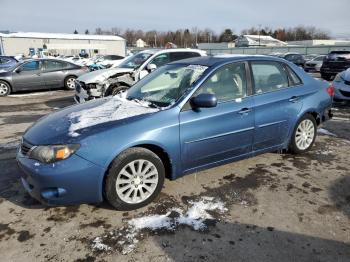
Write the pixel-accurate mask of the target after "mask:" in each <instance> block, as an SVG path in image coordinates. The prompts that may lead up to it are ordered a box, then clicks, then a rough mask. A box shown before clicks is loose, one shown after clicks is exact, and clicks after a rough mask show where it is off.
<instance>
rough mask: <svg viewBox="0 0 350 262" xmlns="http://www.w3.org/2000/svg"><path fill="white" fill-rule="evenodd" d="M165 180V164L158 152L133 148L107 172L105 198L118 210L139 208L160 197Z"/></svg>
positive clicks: (125, 152)
mask: <svg viewBox="0 0 350 262" xmlns="http://www.w3.org/2000/svg"><path fill="white" fill-rule="evenodd" d="M132 166H133V167H134V171H135V172H133V170H132ZM140 166H141V169H139V168H140ZM139 171H141V172H139ZM164 178H165V168H164V165H163V163H162V160H161V159H160V158H159V157H158V156H157V155H156V154H155V153H153V152H152V151H150V150H148V149H145V148H141V147H134V148H130V149H127V150H125V151H124V152H122V153H121V154H120V155H119V156H118V157H117V158H116V159H114V161H113V162H112V165H111V167H110V168H109V170H108V171H107V175H106V178H105V183H104V193H105V197H106V199H107V201H108V202H109V203H110V204H111V205H112V206H113V207H114V208H115V209H117V210H123V211H127V210H133V209H138V208H141V207H143V206H146V205H147V204H149V203H150V202H152V201H153V200H154V198H155V197H157V195H158V194H159V193H160V191H161V190H162V187H163V184H164ZM123 182H125V183H123ZM147 182H149V183H147ZM117 183H119V184H118V185H117ZM148 190H149V191H148ZM141 193H143V194H141Z"/></svg>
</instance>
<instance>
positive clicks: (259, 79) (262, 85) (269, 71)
mask: <svg viewBox="0 0 350 262" xmlns="http://www.w3.org/2000/svg"><path fill="white" fill-rule="evenodd" d="M251 68H252V74H253V80H254V88H255V93H256V94H262V93H268V92H273V91H277V90H280V89H283V88H287V87H289V82H288V75H287V73H286V72H285V70H284V69H283V67H282V65H281V64H280V63H276V62H269V61H266V62H260V61H259V62H258V61H255V62H251Z"/></svg>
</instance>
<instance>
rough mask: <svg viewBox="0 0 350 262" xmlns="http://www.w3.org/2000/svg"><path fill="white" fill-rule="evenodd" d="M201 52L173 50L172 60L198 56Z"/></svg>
mask: <svg viewBox="0 0 350 262" xmlns="http://www.w3.org/2000/svg"><path fill="white" fill-rule="evenodd" d="M198 56H200V54H198V53H196V52H172V53H170V60H171V61H178V60H182V59H187V58H192V57H198Z"/></svg>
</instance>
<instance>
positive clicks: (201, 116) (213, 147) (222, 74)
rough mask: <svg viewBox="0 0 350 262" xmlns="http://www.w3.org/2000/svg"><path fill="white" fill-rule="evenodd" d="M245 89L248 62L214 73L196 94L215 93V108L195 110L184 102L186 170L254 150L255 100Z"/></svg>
mask: <svg viewBox="0 0 350 262" xmlns="http://www.w3.org/2000/svg"><path fill="white" fill-rule="evenodd" d="M246 92H247V81H246V70H245V64H244V63H234V64H229V65H225V66H223V67H221V68H220V69H218V70H217V71H216V72H214V73H213V74H212V76H210V77H209V78H208V79H207V80H206V81H205V82H204V84H203V85H202V86H201V87H199V89H198V90H197V91H196V93H195V94H194V96H196V95H198V94H200V93H212V94H214V95H215V96H216V98H217V100H218V105H217V106H216V107H214V108H200V109H192V108H191V107H190V106H189V104H186V105H185V107H184V108H183V110H182V112H180V141H181V151H182V154H181V156H182V164H183V170H184V171H185V172H191V171H192V170H195V169H196V168H201V167H205V166H206V165H209V164H214V163H220V162H222V161H224V160H228V159H234V158H236V157H239V156H242V155H248V154H249V153H250V152H251V150H252V142H253V134H254V112H253V110H252V108H253V100H252V98H251V97H249V96H246Z"/></svg>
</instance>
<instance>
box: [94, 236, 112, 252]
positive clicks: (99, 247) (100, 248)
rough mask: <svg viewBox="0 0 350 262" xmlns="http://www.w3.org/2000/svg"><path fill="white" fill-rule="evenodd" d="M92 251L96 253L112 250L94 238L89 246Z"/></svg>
mask: <svg viewBox="0 0 350 262" xmlns="http://www.w3.org/2000/svg"><path fill="white" fill-rule="evenodd" d="M91 247H92V249H93V250H98V251H109V250H111V249H112V248H111V247H109V246H107V245H106V244H103V243H102V239H101V238H100V237H96V238H95V239H94V240H93V241H92V245H91Z"/></svg>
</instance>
